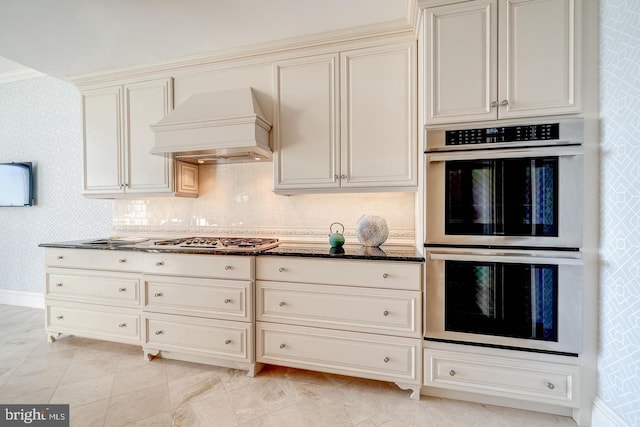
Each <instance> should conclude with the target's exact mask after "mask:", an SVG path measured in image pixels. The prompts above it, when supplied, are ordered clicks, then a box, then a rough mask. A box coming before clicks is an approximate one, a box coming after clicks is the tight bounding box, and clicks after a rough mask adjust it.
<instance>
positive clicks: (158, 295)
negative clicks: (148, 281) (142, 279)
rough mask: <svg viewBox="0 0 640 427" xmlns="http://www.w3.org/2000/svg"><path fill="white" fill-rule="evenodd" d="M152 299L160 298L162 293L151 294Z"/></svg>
mask: <svg viewBox="0 0 640 427" xmlns="http://www.w3.org/2000/svg"><path fill="white" fill-rule="evenodd" d="M153 296H154V297H161V296H162V292H156V293H155V294H153Z"/></svg>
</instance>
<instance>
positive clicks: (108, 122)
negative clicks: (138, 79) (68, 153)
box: [82, 86, 123, 194]
mask: <svg viewBox="0 0 640 427" xmlns="http://www.w3.org/2000/svg"><path fill="white" fill-rule="evenodd" d="M121 99H122V87H121V86H115V87H108V88H103V89H96V90H91V91H87V92H84V93H83V94H82V114H83V123H84V147H83V148H84V149H83V155H84V159H83V160H84V179H83V194H92V193H122V191H123V185H122V184H123V173H122V156H123V153H122V138H123V132H122V110H121V108H120V107H121V105H122V104H121Z"/></svg>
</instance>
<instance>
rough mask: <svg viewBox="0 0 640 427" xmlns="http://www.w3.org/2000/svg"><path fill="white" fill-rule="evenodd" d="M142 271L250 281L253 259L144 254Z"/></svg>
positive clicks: (229, 256)
mask: <svg viewBox="0 0 640 427" xmlns="http://www.w3.org/2000/svg"><path fill="white" fill-rule="evenodd" d="M143 270H144V272H145V273H148V274H167V275H172V276H190V277H215V278H220V279H245V280H251V278H252V272H253V257H251V256H234V255H195V254H193V255H192V254H166V253H145V254H144V259H143Z"/></svg>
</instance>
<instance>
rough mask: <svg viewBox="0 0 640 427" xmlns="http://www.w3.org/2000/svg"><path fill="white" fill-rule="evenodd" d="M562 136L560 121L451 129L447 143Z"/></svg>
mask: <svg viewBox="0 0 640 427" xmlns="http://www.w3.org/2000/svg"><path fill="white" fill-rule="evenodd" d="M559 138H560V125H559V123H549V124H540V125H526V126H503V127H492V128H480V129H462V130H449V131H446V132H445V145H468V144H494V143H499V142H521V141H546V140H553V139H559Z"/></svg>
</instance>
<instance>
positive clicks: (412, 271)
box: [256, 256, 422, 291]
mask: <svg viewBox="0 0 640 427" xmlns="http://www.w3.org/2000/svg"><path fill="white" fill-rule="evenodd" d="M421 272H422V264H421V263H405V262H388V261H359V260H331V259H309V258H294V257H280V256H259V257H258V258H257V259H256V279H258V280H270V281H276V282H302V283H318V284H325V285H345V286H364V287H370V288H387V289H406V290H415V291H419V290H421V289H422V273H421Z"/></svg>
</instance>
